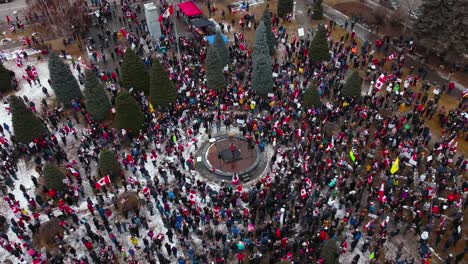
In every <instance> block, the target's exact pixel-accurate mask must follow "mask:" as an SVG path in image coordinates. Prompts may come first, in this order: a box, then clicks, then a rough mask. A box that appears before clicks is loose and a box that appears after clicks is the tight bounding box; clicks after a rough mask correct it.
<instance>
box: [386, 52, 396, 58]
mask: <svg viewBox="0 0 468 264" xmlns="http://www.w3.org/2000/svg"><path fill="white" fill-rule="evenodd" d="M396 57H397V54H396V53H392V54H390V55H389V56H388V57H387V60H393V59H396Z"/></svg>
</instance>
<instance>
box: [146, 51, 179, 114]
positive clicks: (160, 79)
mask: <svg viewBox="0 0 468 264" xmlns="http://www.w3.org/2000/svg"><path fill="white" fill-rule="evenodd" d="M150 85H151V86H150V98H151V102H152V103H153V105H154V106H160V107H168V106H169V105H170V104H174V103H175V102H176V101H177V89H176V87H175V85H174V83H173V82H172V81H171V80H170V79H169V76H168V74H167V72H166V71H165V70H164V69H163V67H162V66H161V63H159V61H158V60H155V61H154V62H153V66H152V68H151V83H150Z"/></svg>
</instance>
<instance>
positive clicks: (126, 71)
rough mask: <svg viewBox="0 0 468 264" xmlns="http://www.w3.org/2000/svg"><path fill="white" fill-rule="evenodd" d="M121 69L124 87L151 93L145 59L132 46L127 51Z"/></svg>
mask: <svg viewBox="0 0 468 264" xmlns="http://www.w3.org/2000/svg"><path fill="white" fill-rule="evenodd" d="M120 71H121V75H122V83H123V85H124V88H126V89H130V88H133V89H134V90H135V91H137V92H144V93H145V94H148V93H149V76H148V73H147V72H146V70H145V65H144V63H143V60H142V59H141V58H139V57H138V55H136V54H135V52H134V51H133V50H132V49H130V48H128V49H127V50H126V51H125V55H124V58H123V62H122V67H121V70H120Z"/></svg>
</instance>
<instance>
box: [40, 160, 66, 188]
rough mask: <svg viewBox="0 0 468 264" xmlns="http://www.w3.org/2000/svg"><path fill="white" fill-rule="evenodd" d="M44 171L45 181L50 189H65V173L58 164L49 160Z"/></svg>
mask: <svg viewBox="0 0 468 264" xmlns="http://www.w3.org/2000/svg"><path fill="white" fill-rule="evenodd" d="M43 172H44V183H45V186H46V187H47V188H49V189H53V190H55V191H63V190H64V189H65V183H63V180H64V179H65V174H64V173H63V171H62V170H60V168H59V167H57V165H55V164H54V163H51V162H47V163H46V165H45V166H44V169H43Z"/></svg>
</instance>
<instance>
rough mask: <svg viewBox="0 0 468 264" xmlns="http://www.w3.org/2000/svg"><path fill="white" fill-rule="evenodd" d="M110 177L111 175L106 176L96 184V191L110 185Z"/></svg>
mask: <svg viewBox="0 0 468 264" xmlns="http://www.w3.org/2000/svg"><path fill="white" fill-rule="evenodd" d="M110 182H111V181H110V177H109V175H106V176H104V177H103V178H102V179H100V180H99V181H97V182H96V189H101V187H102V186H104V185H106V184H110Z"/></svg>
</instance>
